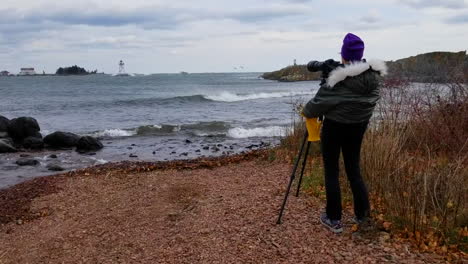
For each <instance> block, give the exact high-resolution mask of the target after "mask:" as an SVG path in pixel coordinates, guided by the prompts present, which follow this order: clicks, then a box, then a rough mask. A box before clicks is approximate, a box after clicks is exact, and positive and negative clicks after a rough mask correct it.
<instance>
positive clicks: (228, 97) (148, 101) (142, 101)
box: [114, 91, 314, 106]
mask: <svg viewBox="0 0 468 264" xmlns="http://www.w3.org/2000/svg"><path fill="white" fill-rule="evenodd" d="M313 94H314V92H313V91H310V92H307V91H300V92H272V93H266V92H262V93H252V94H237V93H232V92H227V91H224V92H218V93H213V94H196V95H187V96H176V97H169V98H136V99H130V100H120V101H116V102H114V104H116V105H125V106H131V105H170V104H174V103H203V102H239V101H247V100H259V99H269V98H281V97H291V96H292V97H294V96H302V95H313Z"/></svg>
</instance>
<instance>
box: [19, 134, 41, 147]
mask: <svg viewBox="0 0 468 264" xmlns="http://www.w3.org/2000/svg"><path fill="white" fill-rule="evenodd" d="M23 147H24V148H27V149H42V148H44V141H43V140H42V138H39V137H27V138H25V139H24V140H23Z"/></svg>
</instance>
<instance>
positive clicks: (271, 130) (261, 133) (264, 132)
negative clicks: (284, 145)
mask: <svg viewBox="0 0 468 264" xmlns="http://www.w3.org/2000/svg"><path fill="white" fill-rule="evenodd" d="M286 133H287V128H286V127H281V126H270V127H256V128H242V127H236V128H231V129H229V131H228V133H227V135H228V137H231V138H250V137H281V136H285V135H286Z"/></svg>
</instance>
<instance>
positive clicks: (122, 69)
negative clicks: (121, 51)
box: [119, 60, 125, 74]
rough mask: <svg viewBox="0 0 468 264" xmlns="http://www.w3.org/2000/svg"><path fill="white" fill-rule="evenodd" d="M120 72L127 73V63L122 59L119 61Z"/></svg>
mask: <svg viewBox="0 0 468 264" xmlns="http://www.w3.org/2000/svg"><path fill="white" fill-rule="evenodd" d="M119 74H125V63H124V62H123V60H120V62H119Z"/></svg>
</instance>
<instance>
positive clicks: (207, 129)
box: [88, 121, 287, 138]
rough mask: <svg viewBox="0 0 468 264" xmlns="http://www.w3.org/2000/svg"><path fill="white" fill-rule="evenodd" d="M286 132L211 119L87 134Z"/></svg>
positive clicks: (263, 134)
mask: <svg viewBox="0 0 468 264" xmlns="http://www.w3.org/2000/svg"><path fill="white" fill-rule="evenodd" d="M286 132H287V128H286V127H281V126H269V127H256V128H244V127H231V125H230V124H229V123H228V122H222V121H213V122H199V123H194V124H183V125H166V124H163V125H146V126H139V127H137V128H132V129H106V130H102V131H96V132H93V133H90V134H88V135H91V136H95V137H100V138H119V137H136V136H164V135H171V134H176V133H183V134H188V135H191V136H198V137H210V136H227V137H230V138H250V137H280V136H284V135H285V134H286Z"/></svg>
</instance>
